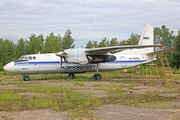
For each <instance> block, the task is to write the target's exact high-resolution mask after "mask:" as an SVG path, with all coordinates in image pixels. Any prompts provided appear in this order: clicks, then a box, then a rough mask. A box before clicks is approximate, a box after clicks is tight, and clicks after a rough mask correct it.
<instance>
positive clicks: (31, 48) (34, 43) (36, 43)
mask: <svg viewBox="0 0 180 120" xmlns="http://www.w3.org/2000/svg"><path fill="white" fill-rule="evenodd" d="M29 39H30V40H29V41H28V43H27V44H28V46H27V54H37V53H38V52H39V51H41V45H43V41H44V39H43V36H42V35H41V34H40V35H39V36H38V37H36V34H31V37H29Z"/></svg>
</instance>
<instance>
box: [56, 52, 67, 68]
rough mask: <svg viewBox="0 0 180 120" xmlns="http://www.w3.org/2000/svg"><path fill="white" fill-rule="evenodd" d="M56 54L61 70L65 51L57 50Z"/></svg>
mask: <svg viewBox="0 0 180 120" xmlns="http://www.w3.org/2000/svg"><path fill="white" fill-rule="evenodd" d="M56 56H59V57H60V62H61V70H62V63H63V58H65V57H66V56H67V53H65V52H58V53H56Z"/></svg>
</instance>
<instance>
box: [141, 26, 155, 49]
mask: <svg viewBox="0 0 180 120" xmlns="http://www.w3.org/2000/svg"><path fill="white" fill-rule="evenodd" d="M153 44H154V27H153V25H151V24H146V25H145V26H144V30H143V32H142V35H141V38H140V40H139V43H138V45H153ZM148 51H149V52H153V51H154V48H148Z"/></svg>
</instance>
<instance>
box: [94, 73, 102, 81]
mask: <svg viewBox="0 0 180 120" xmlns="http://www.w3.org/2000/svg"><path fill="white" fill-rule="evenodd" d="M93 77H94V79H95V80H101V79H102V77H101V75H100V74H94V76H93Z"/></svg>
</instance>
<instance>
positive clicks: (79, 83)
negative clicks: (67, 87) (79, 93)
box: [74, 82, 84, 86]
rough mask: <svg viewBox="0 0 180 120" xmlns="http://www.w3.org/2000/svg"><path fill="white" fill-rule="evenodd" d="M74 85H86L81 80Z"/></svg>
mask: <svg viewBox="0 0 180 120" xmlns="http://www.w3.org/2000/svg"><path fill="white" fill-rule="evenodd" d="M74 85H78V86H84V84H83V83H81V82H75V83H74Z"/></svg>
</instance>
